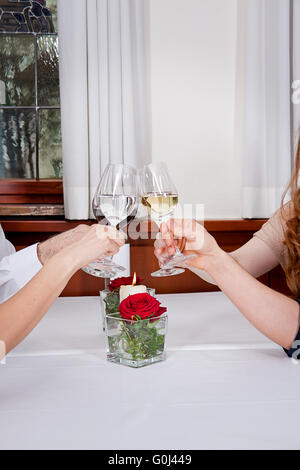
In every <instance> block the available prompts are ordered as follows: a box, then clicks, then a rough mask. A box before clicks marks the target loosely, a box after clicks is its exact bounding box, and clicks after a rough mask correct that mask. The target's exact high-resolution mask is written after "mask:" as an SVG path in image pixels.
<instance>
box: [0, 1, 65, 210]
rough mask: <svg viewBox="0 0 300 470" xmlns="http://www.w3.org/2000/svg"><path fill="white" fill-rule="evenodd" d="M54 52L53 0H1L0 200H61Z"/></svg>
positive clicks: (59, 135) (43, 202) (54, 16)
mask: <svg viewBox="0 0 300 470" xmlns="http://www.w3.org/2000/svg"><path fill="white" fill-rule="evenodd" d="M58 58H59V54H58V35H57V17H56V0H47V1H46V0H28V1H27V0H18V1H17V0H0V178H1V181H0V204H5V203H9V204H24V203H25V204H26V203H27V204H28V203H30V204H35V203H38V204H47V203H50V204H61V203H62V184H61V178H62V152H61V122H60V99H59V68H58ZM10 209H11V206H10ZM61 210H62V208H61V207H60V209H59V211H60V212H61ZM37 212H38V211H37V209H35V210H34V211H33V213H37ZM6 213H7V209H6ZM18 213H19V212H18ZM51 213H53V210H52V211H51Z"/></svg>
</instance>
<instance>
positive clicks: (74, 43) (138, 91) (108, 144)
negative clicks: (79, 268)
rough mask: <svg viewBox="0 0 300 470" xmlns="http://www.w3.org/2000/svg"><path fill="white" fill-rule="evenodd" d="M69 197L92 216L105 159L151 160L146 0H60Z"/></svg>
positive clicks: (77, 215) (72, 208)
mask: <svg viewBox="0 0 300 470" xmlns="http://www.w3.org/2000/svg"><path fill="white" fill-rule="evenodd" d="M58 28H59V42H60V87H61V109H62V134H63V163H64V197H65V213H66V217H67V218H68V219H88V218H89V217H91V216H92V214H91V199H92V196H93V193H94V191H95V188H96V187H97V184H98V182H99V177H100V174H101V172H102V171H103V169H104V167H105V166H106V165H107V164H108V163H109V162H112V163H118V162H124V163H127V164H130V165H133V166H135V167H138V166H141V165H143V163H145V162H148V160H149V140H150V139H149V133H148V128H149V127H148V109H147V102H148V100H147V80H146V77H147V74H146V61H145V38H144V32H145V28H144V9H143V1H142V0H58Z"/></svg>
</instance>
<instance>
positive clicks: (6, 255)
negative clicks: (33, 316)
mask: <svg viewBox="0 0 300 470" xmlns="http://www.w3.org/2000/svg"><path fill="white" fill-rule="evenodd" d="M41 268H42V265H41V263H40V261H39V259H38V256H37V245H32V246H30V247H28V248H25V249H24V250H21V251H18V252H16V251H15V249H14V247H13V245H12V244H11V243H10V242H9V241H8V240H6V239H5V236H4V233H3V230H2V228H1V226H0V303H2V302H4V301H5V300H7V299H8V298H9V297H11V296H12V295H14V294H15V293H16V292H18V291H19V290H20V289H22V287H24V286H25V284H27V283H28V282H29V281H30V280H31V279H32V278H33V277H34V276H35V275H36V274H37V273H38V272H39V271H40V269H41Z"/></svg>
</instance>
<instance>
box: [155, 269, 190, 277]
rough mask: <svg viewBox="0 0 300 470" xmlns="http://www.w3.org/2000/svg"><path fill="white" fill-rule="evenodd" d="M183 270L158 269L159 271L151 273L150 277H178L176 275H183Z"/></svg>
mask: <svg viewBox="0 0 300 470" xmlns="http://www.w3.org/2000/svg"><path fill="white" fill-rule="evenodd" d="M184 272H185V269H183V268H167V269H165V268H164V269H160V270H159V271H155V272H154V273H151V276H152V277H168V276H178V274H183V273H184Z"/></svg>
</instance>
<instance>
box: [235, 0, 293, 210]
mask: <svg viewBox="0 0 300 470" xmlns="http://www.w3.org/2000/svg"><path fill="white" fill-rule="evenodd" d="M291 5H292V4H291V2H290V1H289V0H246V8H245V27H246V38H245V40H246V49H245V122H244V125H245V128H244V131H245V132H244V169H243V217H245V218H265V217H270V216H271V215H272V214H273V213H274V212H275V211H276V210H277V209H278V207H279V206H280V200H281V196H282V193H283V192H284V189H285V187H286V184H287V183H288V180H289V178H290V174H291V161H292V148H291V143H292V125H291V60H292V55H291V50H292V48H291V45H292V44H291V37H292V35H291V31H292V21H291Z"/></svg>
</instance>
